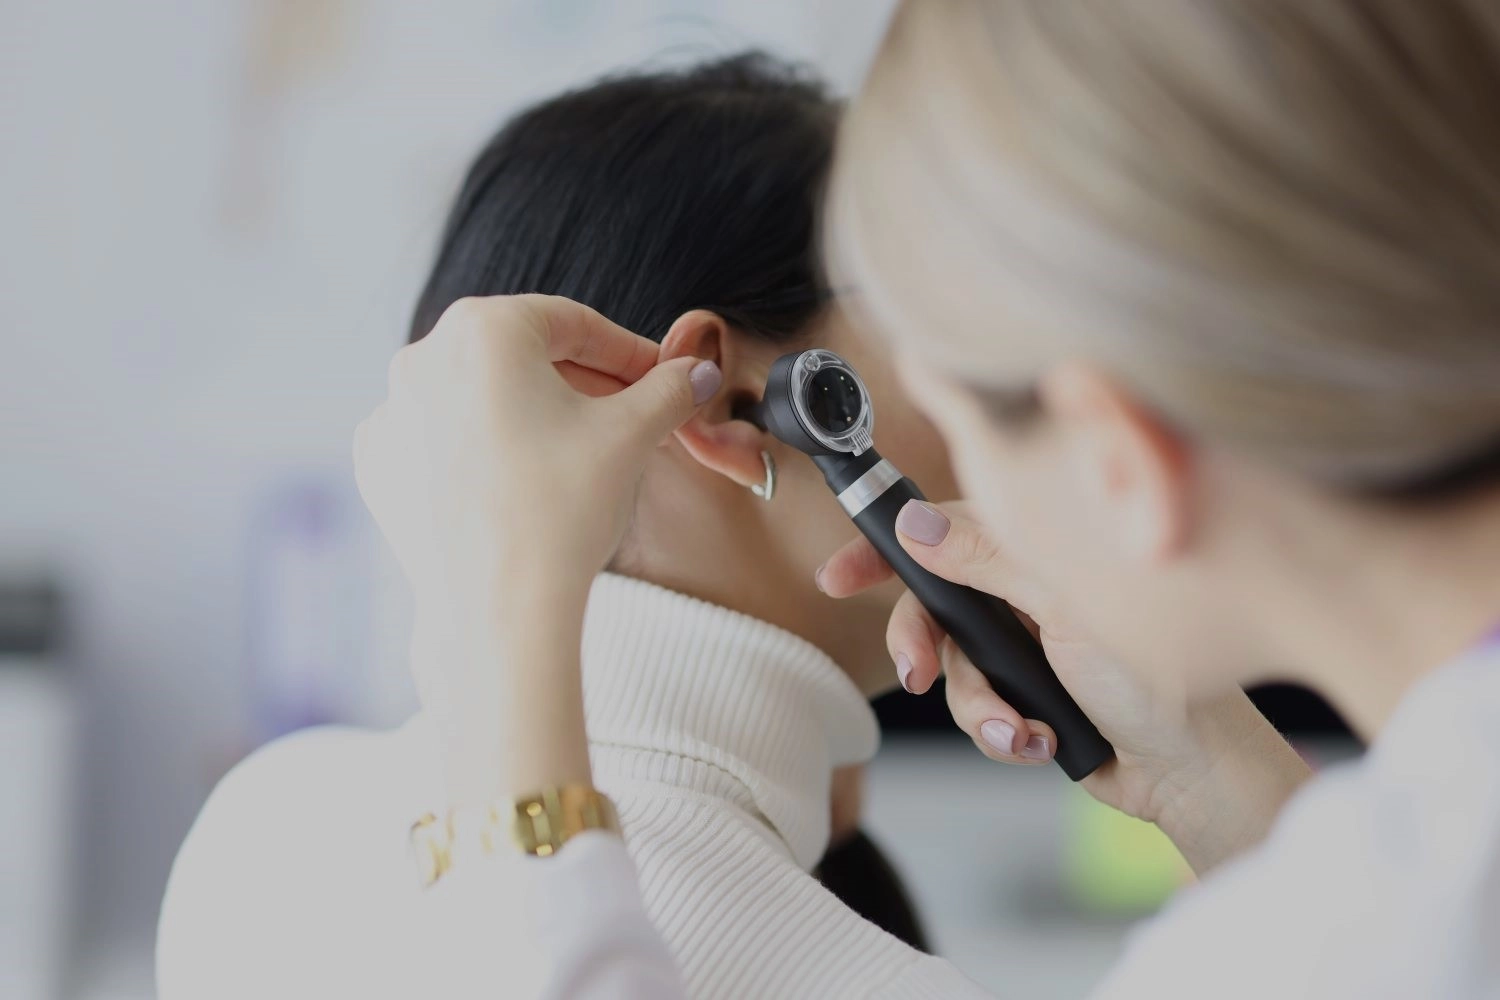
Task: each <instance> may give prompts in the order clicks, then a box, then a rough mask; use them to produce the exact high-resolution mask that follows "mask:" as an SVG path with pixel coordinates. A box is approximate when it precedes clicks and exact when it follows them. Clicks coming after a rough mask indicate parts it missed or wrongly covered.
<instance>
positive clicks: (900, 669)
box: [896, 653, 912, 694]
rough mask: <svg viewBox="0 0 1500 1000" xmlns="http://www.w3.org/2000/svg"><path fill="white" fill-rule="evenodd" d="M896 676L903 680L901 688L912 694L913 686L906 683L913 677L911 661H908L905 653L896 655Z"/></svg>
mask: <svg viewBox="0 0 1500 1000" xmlns="http://www.w3.org/2000/svg"><path fill="white" fill-rule="evenodd" d="M896 676H897V677H899V678H901V686H902V687H903V688H905V689H906V693H907V694H911V693H912V690H911V685H910V684H908V683H907V682H906V679H907V678H908V677H910V676H911V660H909V659H907V657H906V654H905V653H897V654H896Z"/></svg>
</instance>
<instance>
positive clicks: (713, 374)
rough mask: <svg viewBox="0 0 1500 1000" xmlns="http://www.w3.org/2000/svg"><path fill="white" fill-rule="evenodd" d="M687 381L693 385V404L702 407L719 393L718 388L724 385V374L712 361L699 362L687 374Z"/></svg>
mask: <svg viewBox="0 0 1500 1000" xmlns="http://www.w3.org/2000/svg"><path fill="white" fill-rule="evenodd" d="M688 381H689V382H691V383H692V385H693V404H694V405H695V406H702V405H703V404H704V403H706V402H708V401H709V400H710V399H713V398H714V393H716V392H718V391H719V386H720V385H722V384H723V383H724V373H723V372H721V371H719V366H718V365H716V364H714V363H713V362H712V361H700V362H698V363H697V364H696V365H694V366H693V370H692V371H691V372H689V373H688Z"/></svg>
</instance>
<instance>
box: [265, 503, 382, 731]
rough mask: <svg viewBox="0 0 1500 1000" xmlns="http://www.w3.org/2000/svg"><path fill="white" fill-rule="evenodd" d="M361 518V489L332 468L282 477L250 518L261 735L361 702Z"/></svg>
mask: <svg viewBox="0 0 1500 1000" xmlns="http://www.w3.org/2000/svg"><path fill="white" fill-rule="evenodd" d="M361 523H362V522H361V520H360V517H359V507H358V498H357V497H354V496H353V495H352V494H351V493H350V492H349V491H348V490H346V489H344V488H342V487H339V486H336V485H334V484H333V482H332V481H331V477H330V480H318V479H312V480H306V479H299V480H292V481H288V482H285V483H282V484H279V485H278V486H277V487H275V488H274V489H273V490H272V491H271V492H270V494H269V496H268V499H267V501H266V503H265V504H264V505H263V507H262V508H261V510H260V512H259V514H258V516H257V517H256V519H255V522H254V524H253V525H252V531H251V549H250V559H249V566H250V588H249V593H250V617H249V628H248V642H249V650H250V671H249V676H250V683H251V685H252V693H251V704H252V706H253V711H254V726H255V732H254V733H253V734H252V736H253V738H254V740H255V742H256V743H260V742H264V741H266V740H270V739H274V738H275V737H277V736H281V735H284V734H286V733H289V732H292V731H293V730H297V729H302V728H304V727H306V726H314V725H322V724H326V723H332V722H345V721H349V720H350V719H351V718H352V717H353V715H354V714H355V712H356V711H357V708H358V704H359V695H360V678H361V674H362V667H363V665H364V660H365V653H366V649H365V645H366V638H367V635H368V632H369V629H368V620H369V603H370V602H369V587H368V582H367V578H368V573H367V572H366V570H367V566H366V559H365V556H366V551H367V549H366V546H365V545H364V544H363V541H362V538H361Z"/></svg>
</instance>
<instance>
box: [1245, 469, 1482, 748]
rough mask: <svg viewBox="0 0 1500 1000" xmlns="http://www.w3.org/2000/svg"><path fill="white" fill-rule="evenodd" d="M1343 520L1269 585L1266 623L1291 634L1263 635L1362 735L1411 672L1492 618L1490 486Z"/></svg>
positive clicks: (1475, 635) (1386, 713) (1379, 725)
mask: <svg viewBox="0 0 1500 1000" xmlns="http://www.w3.org/2000/svg"><path fill="white" fill-rule="evenodd" d="M1339 516H1340V518H1341V519H1342V521H1344V522H1349V521H1351V516H1350V514H1349V512H1348V511H1347V510H1344V511H1342V512H1340V515H1339ZM1352 520H1353V521H1354V522H1355V524H1356V526H1355V527H1354V528H1352V529H1348V530H1338V531H1337V536H1338V540H1337V542H1335V543H1324V544H1321V545H1316V546H1313V547H1312V548H1311V551H1312V553H1313V554H1312V555H1311V556H1310V557H1308V558H1310V559H1311V560H1312V561H1313V562H1314V563H1316V569H1315V571H1314V572H1312V573H1308V574H1305V576H1304V579H1306V580H1307V584H1306V585H1304V586H1302V587H1300V588H1297V590H1296V592H1295V593H1294V592H1293V591H1292V590H1291V589H1285V590H1282V591H1280V596H1281V599H1280V600H1278V601H1276V602H1275V603H1276V604H1277V605H1278V607H1279V611H1280V614H1279V615H1276V616H1275V617H1274V618H1273V619H1272V620H1273V621H1274V624H1275V627H1276V634H1277V636H1278V637H1293V636H1295V637H1296V642H1295V644H1294V645H1293V644H1292V643H1291V642H1290V641H1288V639H1287V638H1278V639H1273V640H1272V641H1271V648H1272V654H1271V655H1272V656H1273V657H1274V658H1275V660H1274V662H1277V663H1280V664H1284V665H1286V666H1287V667H1288V668H1289V669H1290V672H1291V673H1292V675H1293V677H1294V679H1296V680H1299V681H1301V682H1303V683H1305V684H1307V685H1309V686H1311V687H1313V688H1316V689H1317V690H1319V691H1321V692H1323V693H1324V694H1325V695H1327V696H1328V697H1329V699H1330V700H1331V701H1332V702H1333V703H1334V704H1335V706H1336V707H1337V708H1338V709H1339V710H1340V711H1341V712H1342V713H1343V714H1344V717H1345V719H1346V720H1347V721H1348V722H1349V724H1350V725H1351V726H1352V727H1353V728H1354V729H1355V731H1356V732H1357V733H1359V735H1360V736H1361V737H1362V738H1363V739H1365V740H1366V741H1369V740H1373V739H1374V738H1375V737H1376V736H1377V735H1378V734H1379V732H1380V731H1381V729H1383V728H1384V726H1385V723H1386V721H1387V720H1388V719H1389V718H1390V716H1391V713H1392V712H1393V711H1394V710H1395V708H1396V705H1397V704H1398V703H1399V702H1400V701H1401V699H1402V698H1403V697H1404V696H1405V695H1406V693H1407V692H1408V691H1409V690H1410V688H1411V687H1412V685H1413V684H1415V683H1416V682H1417V681H1419V680H1421V678H1422V677H1424V676H1425V675H1426V674H1428V673H1429V672H1431V671H1433V670H1435V669H1437V668H1439V667H1441V666H1443V665H1444V664H1445V663H1447V662H1449V661H1450V660H1452V659H1454V658H1455V657H1457V656H1458V655H1460V654H1461V653H1462V652H1463V651H1464V650H1465V649H1467V648H1468V647H1470V646H1472V645H1473V644H1474V643H1476V642H1478V641H1479V640H1480V639H1481V638H1482V637H1483V636H1484V635H1485V634H1486V633H1488V632H1490V631H1492V630H1493V629H1494V628H1495V627H1496V626H1497V625H1500V572H1497V570H1496V567H1500V491H1496V492H1492V493H1490V494H1489V495H1487V496H1485V497H1483V498H1479V499H1476V500H1474V501H1470V502H1467V503H1465V504H1462V505H1448V506H1445V507H1443V508H1441V509H1436V508H1434V509H1432V510H1400V509H1390V510H1377V511H1373V512H1371V511H1365V512H1363V513H1362V514H1360V515H1355V516H1353V518H1352Z"/></svg>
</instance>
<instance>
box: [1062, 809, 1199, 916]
mask: <svg viewBox="0 0 1500 1000" xmlns="http://www.w3.org/2000/svg"><path fill="white" fill-rule="evenodd" d="M1063 827H1064V831H1065V833H1064V836H1065V838H1066V841H1065V843H1064V844H1063V851H1062V877H1063V884H1064V886H1065V887H1066V890H1067V894H1068V896H1069V898H1071V899H1072V901H1073V902H1074V903H1075V904H1076V905H1077V906H1079V907H1080V908H1081V909H1083V910H1086V911H1089V912H1091V913H1095V914H1100V915H1106V916H1134V915H1138V914H1141V913H1148V912H1150V911H1152V910H1155V909H1157V908H1158V907H1160V906H1161V904H1162V903H1164V902H1166V900H1167V899H1168V898H1169V897H1171V895H1172V893H1174V892H1176V891H1177V889H1178V888H1179V887H1181V886H1182V885H1183V884H1185V883H1186V882H1188V881H1189V880H1190V879H1191V878H1192V870H1191V869H1190V868H1188V865H1187V862H1186V861H1184V860H1183V859H1182V855H1181V854H1179V853H1178V852H1177V848H1176V847H1174V846H1172V842H1171V841H1170V840H1168V839H1167V836H1166V834H1164V833H1162V832H1161V831H1160V830H1159V829H1157V828H1156V827H1155V826H1154V825H1153V824H1151V823H1146V822H1144V821H1142V820H1138V819H1134V818H1132V817H1130V816H1127V815H1125V814H1124V813H1122V812H1120V811H1119V810H1117V809H1111V808H1110V807H1109V806H1107V805H1104V804H1103V803H1102V802H1099V801H1097V800H1095V799H1094V798H1093V797H1091V796H1090V795H1089V794H1088V793H1087V792H1085V791H1084V790H1083V789H1081V788H1079V787H1077V786H1076V785H1075V786H1072V787H1070V788H1069V789H1068V792H1067V799H1066V800H1065V801H1064V803H1063Z"/></svg>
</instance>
